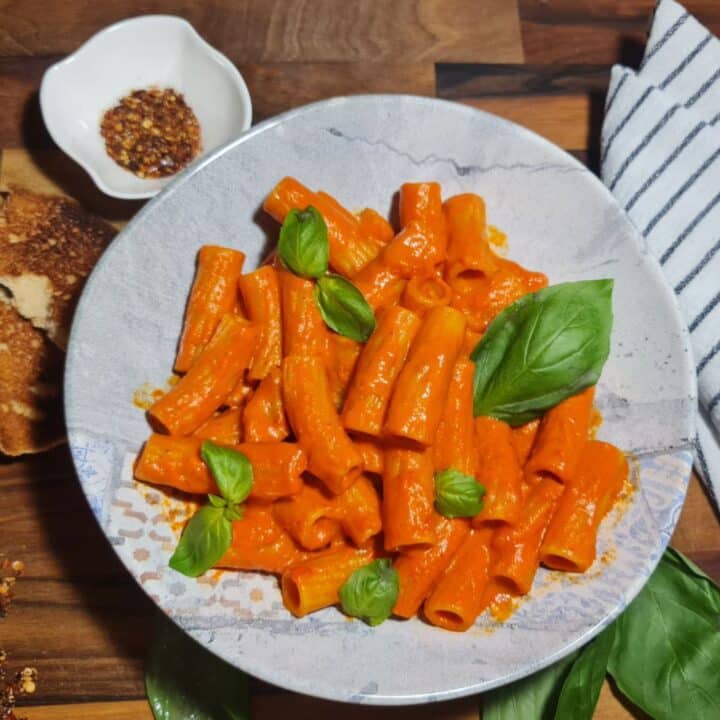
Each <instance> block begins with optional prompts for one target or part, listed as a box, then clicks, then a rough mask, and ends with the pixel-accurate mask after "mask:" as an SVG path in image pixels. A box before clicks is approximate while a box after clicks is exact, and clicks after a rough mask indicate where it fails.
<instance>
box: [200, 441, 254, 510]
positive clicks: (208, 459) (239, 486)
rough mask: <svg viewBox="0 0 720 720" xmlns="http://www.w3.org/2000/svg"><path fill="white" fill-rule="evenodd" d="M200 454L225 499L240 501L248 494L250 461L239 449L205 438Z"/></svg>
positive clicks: (251, 481) (251, 484)
mask: <svg viewBox="0 0 720 720" xmlns="http://www.w3.org/2000/svg"><path fill="white" fill-rule="evenodd" d="M200 454H201V455H202V459H203V460H204V461H205V463H206V464H207V466H208V467H209V468H210V473H211V474H212V476H213V479H214V480H215V483H216V484H217V486H218V488H219V490H220V493H221V494H222V496H223V497H224V498H225V500H227V501H228V502H229V503H241V502H242V501H243V500H244V499H245V498H246V497H247V496H248V495H249V494H250V490H252V486H253V469H252V465H251V464H250V461H249V460H248V459H247V458H246V457H245V455H243V454H242V453H241V452H240V451H239V450H233V449H232V448H229V447H223V446H222V445H216V444H215V443H214V442H211V441H210V440H206V441H205V442H204V443H203V444H202V448H201V450H200Z"/></svg>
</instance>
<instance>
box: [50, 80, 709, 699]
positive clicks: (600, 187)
mask: <svg viewBox="0 0 720 720" xmlns="http://www.w3.org/2000/svg"><path fill="white" fill-rule="evenodd" d="M398 99H400V100H405V101H410V102H417V103H420V104H430V105H438V104H439V105H444V106H452V107H453V109H454V110H455V111H459V112H466V113H468V114H470V113H480V114H482V115H485V116H487V117H491V118H494V119H495V120H498V121H501V122H502V123H507V124H509V125H512V126H513V127H514V128H515V129H516V130H519V131H521V132H522V134H524V135H526V136H527V137H528V138H529V139H531V140H532V141H533V142H536V143H540V144H541V145H542V146H544V147H545V148H547V149H548V150H550V151H551V152H555V153H562V155H563V156H564V160H565V162H567V163H568V164H570V165H573V166H575V167H576V168H578V169H580V170H582V171H584V172H586V173H587V176H588V177H589V178H590V182H591V183H592V185H593V186H594V187H595V189H596V191H599V192H600V193H602V195H603V196H604V197H605V199H606V201H607V202H610V203H612V204H614V205H615V206H617V207H618V208H619V209H620V210H621V211H622V212H623V214H624V216H625V217H626V218H627V213H625V212H624V210H622V207H621V206H620V205H619V203H618V202H617V200H616V199H615V197H614V196H613V195H612V193H611V192H610V191H609V190H608V188H607V187H606V186H605V185H604V184H603V182H602V181H601V180H600V178H599V177H598V176H597V175H596V174H595V173H593V172H592V171H591V170H589V169H588V168H587V167H586V166H585V165H583V164H582V163H581V162H580V161H579V160H578V159H577V158H576V157H574V156H573V155H571V154H570V153H568V152H567V151H565V150H564V149H563V148H561V147H560V146H558V145H556V144H555V143H553V142H551V141H549V140H547V139H546V138H544V137H543V136H541V135H539V134H537V133H535V132H534V131H532V130H529V129H528V128H526V127H524V126H522V125H519V124H518V123H515V122H513V121H510V120H507V119H505V118H502V117H500V116H498V115H495V114H493V113H489V112H487V111H484V110H480V109H478V108H475V107H471V106H467V105H462V104H460V103H457V102H453V101H450V100H445V99H441V98H435V97H427V96H419V95H411V94H392V93H380V94H364V95H350V96H336V97H332V98H328V99H324V100H319V101H316V102H313V103H309V104H306V105H302V106H299V107H296V108H293V109H291V110H288V111H286V112H284V113H282V114H280V115H277V116H274V117H271V118H268V119H267V120H264V121H263V122H261V123H259V124H257V125H255V126H253V128H252V129H250V130H248V131H247V132H245V133H243V134H242V135H241V136H240V137H238V138H235V139H233V140H231V141H229V142H227V143H226V144H224V145H222V146H219V147H218V148H216V149H215V150H214V151H212V152H211V153H208V155H206V156H204V157H203V158H202V160H201V161H199V162H198V163H197V164H194V165H193V166H192V167H190V168H188V169H187V170H186V171H184V172H183V173H180V174H179V175H178V176H176V177H175V178H174V179H173V181H172V182H171V183H169V184H168V185H167V186H166V187H164V188H163V189H162V190H161V191H160V193H158V195H157V196H156V197H155V198H153V200H152V201H151V202H150V203H147V204H146V205H145V206H144V207H143V208H142V209H141V210H140V211H139V212H138V213H137V214H136V215H135V216H134V217H133V218H132V219H131V220H130V222H129V223H128V224H127V225H126V226H125V227H124V228H123V229H122V230H121V232H120V233H118V235H117V236H116V237H115V238H114V240H113V241H112V242H111V245H110V246H108V249H107V250H106V251H105V253H103V256H102V257H101V259H100V261H99V262H98V263H97V265H96V266H95V269H93V271H92V273H91V274H90V276H89V277H88V279H87V282H86V286H85V287H86V288H87V287H88V286H89V285H90V283H91V282H92V281H93V276H94V275H95V276H96V270H98V269H100V268H101V267H102V266H103V265H104V264H105V262H107V261H109V258H110V255H111V254H112V253H111V252H110V253H109V252H108V251H111V250H112V245H114V244H115V243H116V242H117V241H118V240H119V239H120V238H121V237H122V236H124V234H125V233H126V232H128V233H129V232H131V231H132V229H133V227H134V225H135V224H136V223H138V224H139V223H141V222H142V221H143V220H144V217H145V214H146V213H149V212H151V208H153V206H154V205H155V204H156V203H159V202H162V199H163V198H164V197H165V195H166V194H167V195H169V194H171V193H173V192H174V191H175V190H176V189H177V188H178V187H179V186H180V185H181V184H182V183H183V182H185V181H187V180H189V178H190V177H191V176H192V175H194V174H195V173H197V172H200V171H202V170H203V169H204V167H205V166H206V165H208V164H210V163H212V162H214V161H215V160H216V159H217V158H219V157H221V156H222V155H224V154H225V153H227V152H228V151H229V150H231V149H232V148H233V147H235V146H236V145H240V144H242V143H244V142H247V141H248V140H250V139H251V138H252V137H253V136H254V135H256V134H260V133H262V132H265V131H267V130H269V129H271V128H272V127H274V126H276V125H279V124H281V123H283V122H285V121H286V120H289V119H293V118H295V117H297V116H301V115H304V114H307V113H310V112H312V110H313V109H315V108H318V107H327V106H332V105H334V104H343V103H356V102H358V103H362V102H368V101H373V100H381V101H387V100H398ZM627 220H628V222H629V223H630V224H631V225H632V227H633V228H635V226H634V224H633V223H632V221H631V220H630V219H629V218H627ZM634 239H635V242H636V243H637V244H638V245H639V246H641V247H642V246H643V244H644V243H643V238H642V236H641V235H640V233H639V231H637V229H636V228H635V232H634ZM646 259H647V262H648V268H649V269H650V270H651V271H652V272H653V273H654V274H655V275H656V276H657V277H658V278H659V280H660V283H659V284H660V285H661V287H662V292H664V293H665V295H666V297H667V299H668V300H669V303H670V306H671V308H672V310H671V312H672V316H673V319H674V321H675V324H676V327H677V329H678V331H679V333H680V337H681V340H680V341H681V342H683V346H684V349H685V350H686V354H685V358H686V364H685V370H686V372H685V375H686V378H685V379H686V382H687V392H688V397H689V401H690V402H691V406H692V405H693V404H694V403H696V401H697V397H698V394H697V393H698V390H697V376H696V374H695V372H694V367H695V363H694V358H693V351H692V344H691V341H690V334H689V331H688V329H687V324H686V322H685V320H684V318H683V316H682V313H681V311H680V306H679V303H678V299H677V296H676V294H675V293H674V292H673V291H672V288H671V287H670V285H669V284H668V282H667V280H666V279H665V277H664V275H663V273H662V269H661V266H660V264H659V262H658V261H657V259H656V258H655V257H654V256H653V255H652V254H649V253H648V254H647V255H646ZM95 279H97V276H96V277H95ZM84 294H85V289H83V295H84ZM82 306H83V297H82V296H81V298H80V301H79V302H78V306H77V310H76V314H75V318H76V319H77V318H79V317H80V315H81V314H82V311H83V307H82ZM76 328H77V324H76V323H75V322H73V326H72V328H71V333H70V337H69V343H68V355H67V357H68V362H67V363H66V368H65V378H64V388H65V389H66V392H65V393H64V406H65V415H66V417H69V416H70V415H71V414H72V413H71V412H70V409H69V406H70V396H71V393H69V392H67V388H68V387H69V385H70V383H68V378H69V376H70V375H71V368H72V366H73V353H72V352H71V350H72V346H73V343H77V342H79V340H78V339H77V337H76V335H77V333H76ZM696 422H697V417H696V413H693V412H688V417H686V423H687V430H688V438H689V439H688V441H687V442H686V443H683V444H682V445H677V446H673V447H669V448H667V449H666V450H665V451H664V452H665V453H667V454H672V453H674V454H678V453H684V454H686V455H688V454H691V453H692V448H693V443H692V438H694V437H695V433H696ZM74 434H75V430H73V429H72V428H68V444H69V446H70V449H71V456H72V458H73V465H74V466H75V470H76V472H77V474H78V479H79V482H80V485H81V487H82V489H83V494H85V496H86V499H87V500H89V496H88V493H87V492H86V488H85V484H84V483H83V482H82V481H81V480H80V477H81V475H80V472H79V468H78V465H77V463H76V459H75V456H74V454H73V453H72V449H73V436H74ZM691 472H692V460H691V461H690V463H689V464H688V466H687V472H686V473H685V474H684V475H683V477H682V502H680V503H679V505H678V509H679V508H681V507H682V505H684V503H685V499H686V496H687V486H688V482H689V479H690V475H691ZM678 519H679V513H677V514H676V515H675V517H674V520H673V523H672V529H673V530H674V528H675V527H676V526H677V522H678ZM98 524H100V523H99V520H98ZM101 529H102V531H103V534H105V530H104V528H101ZM669 540H670V534H668V535H667V537H663V538H661V539H660V542H659V543H658V545H657V546H656V548H655V550H656V555H655V556H648V568H649V572H648V574H647V576H644V577H643V576H640V575H638V576H636V577H635V578H633V581H632V582H630V583H629V584H628V586H627V587H626V590H625V592H624V598H623V599H624V604H622V605H621V606H618V607H615V608H613V610H611V611H610V612H608V613H607V614H606V615H605V616H604V617H602V618H600V619H599V620H598V622H597V623H596V624H595V625H594V626H593V627H592V628H589V629H588V630H587V631H586V632H585V633H583V634H582V635H579V636H578V637H576V638H575V639H574V640H572V641H571V642H569V643H567V644H566V645H564V646H563V647H562V648H560V649H558V650H556V651H555V652H554V653H551V654H548V655H546V656H544V657H543V659H542V660H541V661H539V662H538V663H536V664H535V665H534V666H533V667H532V669H530V670H528V669H527V668H523V669H521V670H518V671H516V672H514V673H511V674H510V675H508V676H506V677H503V678H501V679H499V680H493V681H490V682H488V683H485V684H483V687H482V688H478V686H477V685H470V686H466V687H459V688H454V689H450V690H444V691H442V690H441V691H435V692H433V693H432V694H430V695H428V694H414V695H404V696H394V695H362V696H352V697H341V696H340V695H337V694H336V695H333V694H331V693H328V692H323V691H313V690H312V689H307V688H304V687H299V686H298V685H289V684H287V682H284V683H283V684H282V685H280V687H282V688H283V689H287V690H289V691H292V692H299V693H302V694H305V695H309V696H312V697H317V698H321V699H325V700H332V701H336V702H343V703H349V704H363V705H371V706H378V707H382V706H385V707H401V706H410V705H420V704H430V703H434V702H444V701H448V700H453V699H458V698H461V697H467V696H470V695H476V694H479V693H484V692H488V691H490V690H493V689H495V688H498V687H504V686H505V685H508V684H510V683H513V682H515V681H517V680H521V679H522V678H525V677H528V676H529V675H531V674H533V673H536V672H538V671H540V670H542V669H544V668H546V667H548V666H550V665H552V664H554V663H556V662H558V661H559V660H561V659H562V658H564V657H566V656H568V655H570V654H571V653H572V652H574V651H575V650H577V649H579V648H581V647H583V646H584V645H586V644H587V643H588V642H590V640H592V639H593V638H594V637H596V636H597V635H598V634H599V633H600V632H601V631H602V630H604V629H605V628H606V627H607V626H608V625H610V623H612V622H613V621H614V620H615V619H616V618H617V617H618V616H619V615H620V614H621V613H622V612H623V611H624V610H625V608H626V607H627V606H628V605H629V604H630V602H632V600H634V599H635V597H636V596H637V595H638V594H639V593H640V591H641V590H642V588H643V587H644V586H645V584H646V582H647V581H648V579H649V578H650V575H651V574H652V572H653V571H654V569H655V568H656V567H657V565H658V563H659V562H660V560H661V559H662V556H663V553H664V551H665V549H666V547H667V546H668V543H669ZM113 549H115V548H113ZM116 554H117V555H118V557H119V559H120V561H121V563H122V564H123V565H124V566H125V567H126V569H127V570H128V572H130V575H131V577H132V578H133V580H134V581H135V582H136V583H137V584H138V586H139V587H141V589H142V590H143V592H145V594H148V592H147V590H146V589H145V588H144V587H143V586H142V585H141V584H140V582H139V580H138V578H136V577H135V575H134V574H133V572H132V570H131V568H130V566H128V564H127V563H126V562H125V560H124V559H123V557H122V556H121V555H120V554H119V553H117V551H116ZM153 602H154V603H155V605H156V606H157V607H158V608H159V610H160V611H161V612H162V613H163V614H164V615H165V616H166V617H167V618H168V619H169V620H170V621H171V622H173V623H175V624H176V625H177V627H179V628H180V629H181V630H182V631H183V632H187V633H188V634H190V633H189V632H188V631H187V630H186V629H185V628H184V627H183V626H182V625H181V624H180V622H179V620H178V619H177V618H176V617H173V616H171V615H169V614H168V613H167V612H166V611H165V609H164V608H163V607H162V606H161V605H160V604H159V603H157V602H156V601H155V600H153ZM191 637H192V635H191ZM203 647H205V649H207V650H209V651H210V652H212V653H213V654H215V655H217V656H218V657H220V658H221V659H223V660H225V661H226V662H228V660H227V658H225V657H223V656H222V655H221V654H219V653H218V652H217V651H216V649H215V648H214V647H213V646H207V645H205V644H203ZM231 664H232V663H231ZM234 666H235V667H238V669H240V670H241V671H242V672H245V673H247V674H249V675H252V676H254V677H257V678H259V679H260V680H263V681H265V682H269V683H272V684H276V685H277V684H278V678H277V677H276V676H273V675H272V673H269V672H266V670H265V669H264V668H263V669H260V670H258V669H257V668H252V669H247V668H245V667H243V668H240V667H239V666H237V665H234Z"/></svg>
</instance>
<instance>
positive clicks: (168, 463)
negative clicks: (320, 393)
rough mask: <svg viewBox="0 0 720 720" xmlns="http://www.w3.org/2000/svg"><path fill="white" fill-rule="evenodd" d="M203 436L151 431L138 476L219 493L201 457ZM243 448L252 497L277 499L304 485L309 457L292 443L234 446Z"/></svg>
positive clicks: (189, 489) (185, 488) (137, 468)
mask: <svg viewBox="0 0 720 720" xmlns="http://www.w3.org/2000/svg"><path fill="white" fill-rule="evenodd" d="M202 443H203V439H202V438H199V437H188V438H183V437H172V436H169V435H158V434H157V433H154V434H152V435H151V436H150V437H149V438H148V440H147V442H146V443H145V446H144V447H143V449H142V452H141V453H140V456H139V457H138V459H137V462H136V463H135V477H136V478H137V479H138V480H142V481H143V482H149V483H153V484H156V485H167V486H169V487H174V488H176V489H178V490H182V491H183V492H188V493H197V494H205V493H214V494H217V493H218V489H217V486H216V485H215V481H214V480H213V479H212V477H211V475H210V472H209V471H208V469H207V465H205V463H204V462H203V460H202V458H201V457H200V446H201V445H202ZM231 447H233V448H234V449H236V450H239V451H240V452H242V453H243V454H244V455H245V456H246V457H247V459H248V460H249V461H250V464H251V465H252V469H253V487H252V490H251V491H250V497H253V498H256V499H258V500H276V499H277V498H279V497H284V496H286V495H293V494H295V493H297V492H300V490H301V488H302V477H301V476H302V473H303V472H304V471H305V466H306V460H305V455H304V454H303V452H302V450H300V448H299V447H298V446H297V445H295V444H293V443H274V442H273V443H241V444H240V445H233V446H231Z"/></svg>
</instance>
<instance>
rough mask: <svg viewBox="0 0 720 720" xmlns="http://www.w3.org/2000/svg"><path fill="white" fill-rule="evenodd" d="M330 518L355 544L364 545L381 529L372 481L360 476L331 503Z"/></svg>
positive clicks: (377, 500) (378, 502)
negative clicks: (334, 520) (337, 522)
mask: <svg viewBox="0 0 720 720" xmlns="http://www.w3.org/2000/svg"><path fill="white" fill-rule="evenodd" d="M331 512H332V516H333V517H335V518H337V520H338V521H339V522H340V526H341V527H342V530H343V532H344V533H345V534H346V535H347V536H348V537H349V538H350V539H351V540H352V541H353V542H354V543H355V545H364V544H365V543H366V542H367V541H368V540H370V538H371V537H373V536H374V535H377V534H378V533H379V532H380V530H381V529H382V519H381V517H380V498H379V497H378V494H377V490H375V485H373V483H372V481H371V480H369V479H368V478H366V477H363V476H360V477H359V478H358V479H357V480H356V481H355V482H354V483H353V484H352V485H351V486H350V487H349V488H348V489H347V490H346V491H345V492H344V493H342V494H340V495H338V496H337V497H336V498H335V499H334V501H333V508H332V511H331Z"/></svg>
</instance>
